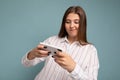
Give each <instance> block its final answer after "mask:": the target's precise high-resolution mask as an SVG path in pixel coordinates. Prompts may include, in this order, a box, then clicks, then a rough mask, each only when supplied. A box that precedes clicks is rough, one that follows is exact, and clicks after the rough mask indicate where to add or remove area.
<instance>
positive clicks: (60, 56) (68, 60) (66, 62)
mask: <svg viewBox="0 0 120 80" xmlns="http://www.w3.org/2000/svg"><path fill="white" fill-rule="evenodd" d="M53 58H54V60H55V62H56V63H58V64H59V65H60V66H61V67H62V68H64V69H66V70H67V71H68V72H72V71H73V70H74V68H75V65H76V63H75V61H74V60H73V59H72V57H71V56H70V55H69V54H66V53H65V52H61V51H57V52H56V54H55V55H54V56H53Z"/></svg>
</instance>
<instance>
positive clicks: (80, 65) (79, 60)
mask: <svg viewBox="0 0 120 80" xmlns="http://www.w3.org/2000/svg"><path fill="white" fill-rule="evenodd" d="M44 43H47V44H51V45H54V46H58V47H61V48H62V50H64V51H65V52H66V53H67V54H69V55H70V56H71V57H72V59H73V60H74V61H75V62H76V66H75V68H74V70H73V71H72V72H71V73H69V72H68V71H67V70H65V69H63V68H62V67H61V66H59V65H58V64H57V63H56V62H55V61H54V59H53V58H52V57H51V55H49V56H48V57H43V58H35V59H33V60H28V59H27V54H26V55H25V56H23V58H22V64H23V65H25V66H27V67H29V66H34V65H36V64H38V63H40V62H42V61H45V65H44V67H43V69H42V70H41V71H40V73H39V74H38V75H37V76H36V78H35V80H97V76H98V70H99V60H98V56H97V50H96V48H95V47H94V46H93V45H92V44H87V45H84V46H82V45H81V44H79V42H78V41H75V42H73V43H72V44H70V43H69V41H68V40H67V38H66V37H64V38H59V37H58V36H52V37H49V38H48V39H46V40H45V41H44Z"/></svg>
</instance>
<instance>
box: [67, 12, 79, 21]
mask: <svg viewBox="0 0 120 80" xmlns="http://www.w3.org/2000/svg"><path fill="white" fill-rule="evenodd" d="M66 19H71V20H74V19H80V17H79V15H78V14H76V13H69V14H68V16H67V17H66Z"/></svg>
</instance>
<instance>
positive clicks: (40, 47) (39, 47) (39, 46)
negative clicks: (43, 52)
mask: <svg viewBox="0 0 120 80" xmlns="http://www.w3.org/2000/svg"><path fill="white" fill-rule="evenodd" d="M45 48H46V46H44V45H42V44H39V45H38V46H37V49H45Z"/></svg>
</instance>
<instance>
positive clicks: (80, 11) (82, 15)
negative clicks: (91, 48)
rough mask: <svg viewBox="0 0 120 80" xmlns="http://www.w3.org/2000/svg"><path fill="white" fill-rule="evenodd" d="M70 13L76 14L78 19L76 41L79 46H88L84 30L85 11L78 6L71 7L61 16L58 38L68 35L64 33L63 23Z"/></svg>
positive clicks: (85, 21) (85, 23) (85, 24)
mask: <svg viewBox="0 0 120 80" xmlns="http://www.w3.org/2000/svg"><path fill="white" fill-rule="evenodd" d="M70 13H75V14H78V15H79V18H80V22H79V31H78V41H79V43H80V44H81V45H86V44H88V42H87V36H86V29H87V19H86V14H85V11H84V10H83V9H82V8H81V7H80V6H71V7H69V8H68V9H67V10H66V12H65V14H64V16H63V20H62V24H61V29H60V32H59V34H58V36H59V37H60V38H63V37H65V36H68V33H67V32H66V29H65V21H66V18H67V16H68V14H70Z"/></svg>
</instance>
